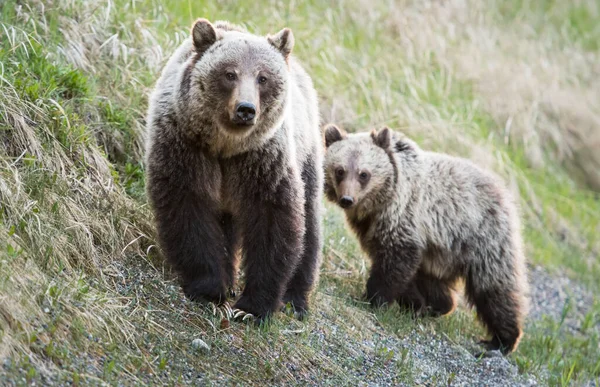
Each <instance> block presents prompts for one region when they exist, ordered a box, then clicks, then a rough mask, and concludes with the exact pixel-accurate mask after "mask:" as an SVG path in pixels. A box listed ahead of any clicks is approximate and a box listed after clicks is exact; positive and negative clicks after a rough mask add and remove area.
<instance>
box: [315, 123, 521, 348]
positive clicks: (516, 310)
mask: <svg viewBox="0 0 600 387" xmlns="http://www.w3.org/2000/svg"><path fill="white" fill-rule="evenodd" d="M325 143H326V147H327V151H326V155H325V195H326V197H327V198H328V199H329V200H330V201H332V202H334V203H337V204H338V205H339V206H340V207H342V208H343V209H344V210H345V213H346V218H347V220H348V223H349V224H350V226H351V228H352V229H353V231H354V232H355V233H356V234H357V236H358V239H359V241H360V244H361V247H362V248H363V250H364V251H365V252H366V253H367V254H368V256H369V257H370V259H371V260H372V266H371V271H370V277H369V279H368V281H367V290H366V297H367V299H368V300H370V302H371V303H372V305H374V306H380V305H383V304H391V303H393V302H394V301H397V302H399V303H400V304H401V305H403V306H406V307H409V308H413V310H415V311H416V312H417V313H419V314H423V313H425V314H430V315H444V314H447V313H450V312H452V311H453V310H454V308H455V304H456V301H455V287H456V284H457V281H459V280H463V281H464V284H465V291H466V296H467V299H468V301H469V302H470V303H471V304H472V305H474V306H475V307H476V309H477V315H478V317H479V319H480V320H481V321H482V322H483V323H484V325H485V326H486V327H487V328H488V330H489V332H490V333H491V336H492V338H491V340H489V341H486V342H484V344H486V346H487V347H488V349H500V350H501V351H502V352H503V353H504V354H508V353H510V352H512V351H514V350H515V348H516V347H517V345H518V342H519V339H520V337H521V335H522V330H523V319H524V317H525V314H526V310H527V297H526V293H527V279H526V272H525V271H526V269H525V258H524V256H523V249H522V246H521V244H522V242H521V237H520V226H519V218H518V214H517V209H516V206H515V204H514V202H513V199H512V198H511V196H510V195H509V192H508V191H507V190H506V189H505V188H504V186H503V184H502V183H501V181H500V180H499V178H497V177H495V176H494V175H492V174H491V173H489V172H487V171H484V170H482V169H481V168H479V167H477V166H476V165H474V164H473V163H472V162H470V161H468V160H465V159H461V158H456V157H451V156H448V155H444V154H439V153H433V152H426V151H423V150H421V149H420V148H419V147H418V146H417V144H415V143H414V142H413V141H411V140H410V139H408V138H406V137H405V136H403V135H401V134H399V133H394V132H392V131H390V130H389V129H388V128H383V129H381V130H379V131H377V132H375V131H373V132H371V133H370V134H368V133H361V134H352V135H347V134H346V133H345V132H344V131H343V130H341V129H339V128H338V127H336V126H335V125H329V126H328V127H327V128H326V129H325Z"/></svg>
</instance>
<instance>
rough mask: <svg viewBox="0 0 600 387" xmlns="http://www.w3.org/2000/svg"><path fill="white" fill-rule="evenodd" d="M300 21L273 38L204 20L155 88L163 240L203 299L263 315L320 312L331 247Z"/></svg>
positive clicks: (154, 173) (154, 175)
mask: <svg viewBox="0 0 600 387" xmlns="http://www.w3.org/2000/svg"><path fill="white" fill-rule="evenodd" d="M293 46H294V37H293V35H292V31H291V30H290V29H287V28H285V29H283V30H281V31H280V32H279V33H277V34H275V35H269V36H266V37H261V36H257V35H253V34H250V33H248V32H246V31H245V30H243V29H242V28H240V27H237V26H234V25H231V24H229V23H227V22H216V23H215V24H214V25H213V24H211V23H210V22H209V21H208V20H205V19H199V20H197V21H196V22H195V24H194V25H193V27H192V31H191V36H190V37H189V38H188V39H187V40H185V41H184V42H183V43H182V44H181V46H180V47H179V48H178V49H177V50H176V51H175V53H174V54H173V56H172V57H171V58H170V60H169V61H168V63H167V64H166V66H165V68H164V69H163V71H162V74H161V76H160V78H159V80H158V81H157V83H156V87H155V89H154V92H153V93H152V95H151V98H150V105H149V109H148V116H147V130H148V133H149V139H148V143H147V153H146V170H147V192H148V197H149V201H150V204H151V206H152V208H153V210H154V214H155V219H156V225H157V230H158V240H159V244H160V246H161V248H162V251H163V252H164V255H165V256H166V258H167V260H168V261H169V262H170V263H171V264H172V266H173V267H174V269H175V270H176V271H177V272H178V274H179V277H180V281H181V285H182V288H183V291H184V293H185V294H186V295H187V296H188V297H189V298H190V299H193V300H203V301H212V302H216V303H221V302H224V301H225V300H226V299H227V297H228V295H230V294H231V293H230V289H232V288H233V286H234V283H235V278H236V271H237V266H238V264H237V262H238V255H240V254H241V257H242V259H243V268H244V270H245V287H244V290H243V293H242V294H241V297H240V298H239V299H238V300H237V302H236V303H235V305H234V307H235V308H238V309H240V310H243V311H245V312H247V313H251V314H253V315H254V316H255V317H257V318H258V320H259V321H262V320H263V319H264V318H266V317H268V316H270V315H271V314H272V313H273V312H274V311H276V310H277V309H278V308H280V307H281V306H282V302H283V303H286V304H287V303H291V305H292V306H293V308H294V312H295V313H297V316H298V317H303V316H304V314H305V313H306V312H307V310H308V300H307V298H308V296H309V293H310V290H311V288H312V286H313V284H314V282H315V280H316V275H317V270H318V266H319V261H320V251H321V220H320V212H321V211H320V209H321V195H322V192H321V191H322V158H323V145H322V135H321V132H320V127H319V113H318V106H317V95H316V92H315V90H314V88H313V85H312V81H311V79H310V77H309V76H308V75H307V73H306V72H305V71H304V70H303V69H302V67H301V66H300V64H299V63H298V62H297V61H296V60H295V59H294V57H293V56H292V55H291V52H292V48H293Z"/></svg>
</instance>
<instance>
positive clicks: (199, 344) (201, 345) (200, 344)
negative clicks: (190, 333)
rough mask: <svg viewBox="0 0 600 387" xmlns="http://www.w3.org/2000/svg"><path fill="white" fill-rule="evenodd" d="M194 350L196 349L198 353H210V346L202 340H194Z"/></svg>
mask: <svg viewBox="0 0 600 387" xmlns="http://www.w3.org/2000/svg"><path fill="white" fill-rule="evenodd" d="M192 348H194V349H195V350H197V351H202V352H210V346H209V345H208V344H206V343H205V342H204V340H202V339H194V340H192Z"/></svg>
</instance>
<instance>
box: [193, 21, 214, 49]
mask: <svg viewBox="0 0 600 387" xmlns="http://www.w3.org/2000/svg"><path fill="white" fill-rule="evenodd" d="M192 40H193V41H194V47H196V50H197V51H198V52H204V51H206V50H207V49H208V48H209V47H210V46H212V45H213V44H214V43H215V42H216V41H217V31H215V28H214V27H213V25H212V24H210V22H209V21H208V20H206V19H198V20H196V22H195V23H194V26H193V27H192Z"/></svg>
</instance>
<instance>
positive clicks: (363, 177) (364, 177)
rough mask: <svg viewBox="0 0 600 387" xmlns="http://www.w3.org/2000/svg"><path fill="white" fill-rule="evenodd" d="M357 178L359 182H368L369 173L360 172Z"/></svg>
mask: <svg viewBox="0 0 600 387" xmlns="http://www.w3.org/2000/svg"><path fill="white" fill-rule="evenodd" d="M358 178H359V179H360V180H361V181H367V180H369V173H368V172H361V173H359V175H358Z"/></svg>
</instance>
